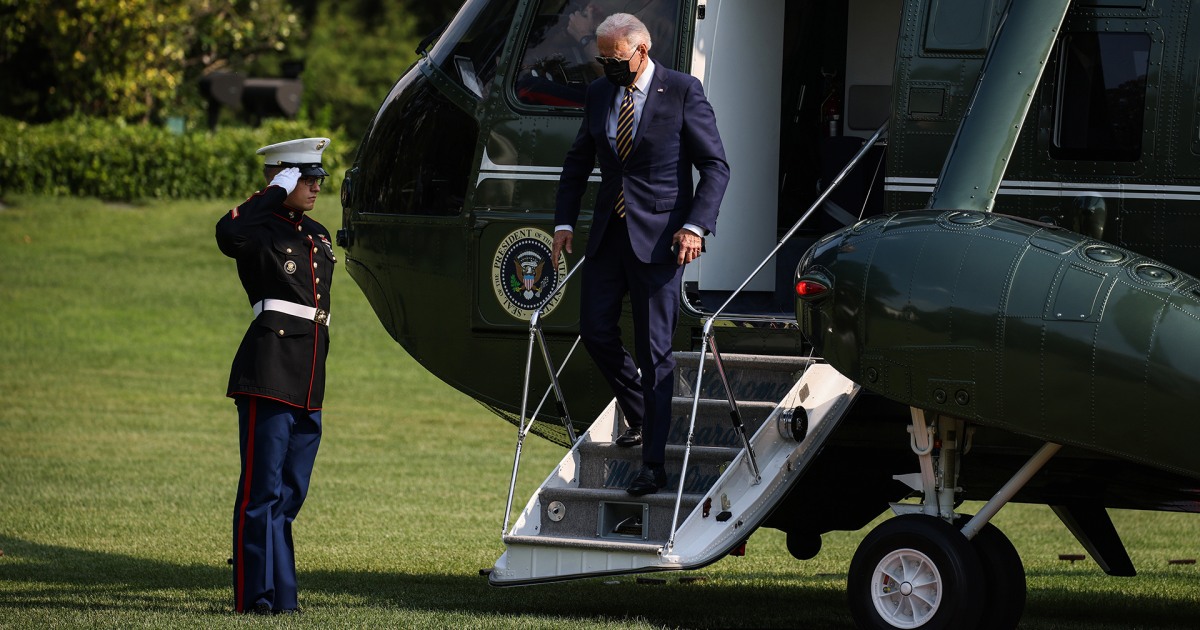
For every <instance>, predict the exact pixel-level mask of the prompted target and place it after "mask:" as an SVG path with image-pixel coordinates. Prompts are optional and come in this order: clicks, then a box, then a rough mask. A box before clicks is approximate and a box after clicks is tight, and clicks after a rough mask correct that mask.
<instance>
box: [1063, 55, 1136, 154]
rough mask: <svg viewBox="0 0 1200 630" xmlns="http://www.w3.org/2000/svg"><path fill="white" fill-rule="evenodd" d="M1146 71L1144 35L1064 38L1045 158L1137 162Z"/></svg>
mask: <svg viewBox="0 0 1200 630" xmlns="http://www.w3.org/2000/svg"><path fill="white" fill-rule="evenodd" d="M1149 66H1150V36H1149V35H1148V34H1145V33H1074V34H1070V35H1066V36H1064V37H1063V41H1062V48H1061V52H1060V56H1059V68H1058V72H1059V81H1058V86H1059V88H1058V103H1057V107H1056V115H1055V122H1054V136H1053V137H1054V141H1053V142H1052V143H1051V147H1050V155H1051V156H1053V157H1055V158H1059V159H1067V160H1107V161H1117V162H1133V161H1136V160H1138V159H1139V158H1140V157H1141V154H1142V128H1143V117H1144V115H1145V105H1146V74H1147V71H1148V70H1149Z"/></svg>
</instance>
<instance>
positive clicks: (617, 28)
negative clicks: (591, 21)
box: [596, 13, 650, 50]
mask: <svg viewBox="0 0 1200 630" xmlns="http://www.w3.org/2000/svg"><path fill="white" fill-rule="evenodd" d="M596 37H598V38H599V37H605V38H608V37H611V38H613V39H617V40H621V41H624V42H625V43H626V44H628V45H629V47H630V48H637V47H638V46H639V45H641V44H645V45H646V50H650V31H649V30H648V29H647V28H646V25H645V24H642V21H641V20H639V19H637V18H636V17H634V16H633V15H630V14H628V13H614V14H612V15H610V16H608V17H607V18H605V19H604V21H603V22H601V23H600V26H597V27H596Z"/></svg>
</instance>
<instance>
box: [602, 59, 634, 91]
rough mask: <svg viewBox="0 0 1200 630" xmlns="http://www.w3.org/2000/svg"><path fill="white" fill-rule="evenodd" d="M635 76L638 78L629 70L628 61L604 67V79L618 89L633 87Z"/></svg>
mask: <svg viewBox="0 0 1200 630" xmlns="http://www.w3.org/2000/svg"><path fill="white" fill-rule="evenodd" d="M635 76H637V73H636V72H634V71H633V70H630V69H629V60H628V59H626V60H625V61H621V62H619V63H612V64H608V65H606V66H604V78H606V79H608V80H609V81H610V82H611V83H612V84H613V85H615V86H617V87H629V86H630V85H633V78H634V77H635Z"/></svg>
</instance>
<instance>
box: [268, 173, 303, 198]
mask: <svg viewBox="0 0 1200 630" xmlns="http://www.w3.org/2000/svg"><path fill="white" fill-rule="evenodd" d="M298 181H300V169H298V168H296V167H294V166H293V167H291V168H285V169H283V170H282V171H279V174H278V175H276V176H275V179H272V180H271V185H272V186H279V187H280V188H282V189H284V190H286V191H287V194H289V195H290V194H292V191H293V190H296V182H298Z"/></svg>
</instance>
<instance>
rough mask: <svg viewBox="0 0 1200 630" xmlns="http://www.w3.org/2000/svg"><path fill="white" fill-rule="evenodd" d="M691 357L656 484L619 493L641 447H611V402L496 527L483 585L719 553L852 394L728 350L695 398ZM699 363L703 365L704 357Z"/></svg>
mask: <svg viewBox="0 0 1200 630" xmlns="http://www.w3.org/2000/svg"><path fill="white" fill-rule="evenodd" d="M700 358H701V355H700V354H699V353H677V354H676V363H677V367H676V379H675V394H676V398H675V400H674V402H673V407H674V414H673V415H674V417H673V421H672V426H671V432H670V436H669V438H668V445H667V462H666V467H667V486H666V487H665V488H663V489H662V490H659V492H658V493H656V494H651V495H646V496H642V497H634V496H631V495H629V494H628V493H626V492H625V488H626V487H627V486H628V485H629V483H630V482H631V481H633V477H634V475H636V474H637V471H638V468H639V467H640V466H641V447H640V446H635V447H632V448H624V447H620V446H617V445H616V444H615V443H614V440H615V439H616V436H618V435H620V434H621V432H623V431H624V425H623V424H622V422H621V421H620V417H619V416H620V414H619V411H618V409H617V406H616V403H615V401H614V402H613V403H610V404H609V406H608V408H606V409H605V410H604V411H603V412H602V413H601V415H600V417H599V418H597V419H596V421H595V422H593V423H592V426H591V427H590V428H589V429H588V430H587V431H586V432H585V433H584V434H583V435H582V436H580V438H579V439H578V440H576V442H575V444H574V446H573V447H572V448H571V450H570V451H569V452H568V453H567V454H566V456H565V457H563V459H562V461H561V462H560V463H559V465H558V466H557V467H556V468H555V470H554V471H553V472H552V473H551V474H550V476H549V477H548V478H547V479H546V481H545V482H544V483H543V484H542V485H541V487H540V488H539V489H538V490H537V492H536V493H535V494H534V495H533V497H532V498H530V500H529V502H528V504H527V505H526V506H525V509H524V511H523V512H521V514H520V515H519V516H518V517H517V519H516V522H515V523H514V525H513V526H512V528H511V529H510V530H508V531H507V532H506V533H505V535H504V543H505V545H506V547H507V549H506V551H505V552H504V555H502V556H501V557H500V559H499V560H497V561H496V566H495V568H494V569H493V570H492V572H491V574H490V578H489V579H490V581H491V583H492V584H493V585H496V586H508V585H519V584H532V583H538V582H552V581H557V580H567V579H575V578H583V577H594V576H601V575H609V574H619V573H639V572H649V571H663V570H682V569H695V568H699V567H703V566H705V565H708V564H710V563H712V562H715V561H717V560H719V559H721V558H722V557H724V556H725V555H726V554H728V553H729V552H730V551H731V550H733V549H735V548H736V547H738V546H740V545H741V544H742V543H743V542H745V540H746V538H748V537H749V535H750V534H751V532H753V531H754V530H755V529H756V528H757V527H758V525H759V524H761V523H762V521H763V520H764V519H765V518H766V517H767V516H768V515H769V514H770V512H771V510H772V508H773V507H774V506H775V505H776V503H777V502H778V501H779V500H781V499H782V498H783V497H784V496H785V495H786V494H787V492H788V490H789V489H790V488H791V487H792V484H793V483H794V482H795V481H796V480H797V479H799V478H800V477H801V476H802V475H803V474H804V471H805V468H806V467H807V465H808V464H809V463H810V462H811V461H812V460H813V458H814V457H815V456H816V455H817V454H818V453H819V452H820V450H821V445H822V444H823V443H824V441H825V439H826V438H828V436H829V435H830V434H831V433H832V432H833V430H834V428H836V427H837V424H838V422H839V421H840V420H841V418H842V416H843V415H844V413H845V412H846V410H847V409H848V408H849V406H850V403H851V401H852V400H853V398H854V396H855V394H856V393H857V392H858V386H857V385H856V384H855V383H854V382H852V381H850V380H849V379H846V378H845V377H843V376H841V375H840V374H838V373H837V372H836V371H834V370H833V369H832V368H830V367H829V366H827V365H823V364H819V363H816V362H815V361H813V360H811V359H808V358H785V357H774V356H754V355H733V354H731V355H726V356H724V357H722V364H723V367H724V370H725V372H726V374H727V377H728V382H729V389H728V390H726V388H725V386H724V382H723V381H722V380H721V379H717V378H710V379H707V380H706V381H703V385H702V386H701V391H700V397H699V399H698V400H697V399H696V398H695V397H694V394H695V393H696V392H695V383H697V382H700V379H698V378H697V376H698V370H699V369H700V363H701V361H700ZM706 359H707V362H708V363H710V364H711V363H713V362H714V357H713V356H712V355H711V354H710V355H708V356H707V357H706ZM727 393H732V394H733V397H734V399H736V400H737V401H738V402H737V406H738V408H739V410H740V412H741V416H742V423H743V426H744V428H745V430H746V433H747V435H752V437H750V438H749V440H748V441H749V445H750V450H748V449H746V448H745V447H744V446H743V442H742V440H741V437H740V432H739V431H738V430H737V429H736V428H735V426H734V423H733V422H732V421H731V414H730V405H729V402H728V400H729V399H728V396H727ZM693 406H695V407H696V408H697V414H696V420H695V423H694V426H693V427H692V438H693V439H692V440H691V444H690V447H689V445H688V439H687V437H688V429H689V426H690V425H691V422H690V414H691V411H692V407H693ZM751 451H752V452H753V453H754V457H753V459H752V458H751V456H750V453H751ZM685 460H686V461H687V468H686V471H685V469H684V462H685ZM755 465H757V469H758V470H757V472H756V471H755ZM677 519H678V520H677Z"/></svg>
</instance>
